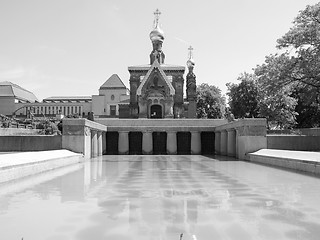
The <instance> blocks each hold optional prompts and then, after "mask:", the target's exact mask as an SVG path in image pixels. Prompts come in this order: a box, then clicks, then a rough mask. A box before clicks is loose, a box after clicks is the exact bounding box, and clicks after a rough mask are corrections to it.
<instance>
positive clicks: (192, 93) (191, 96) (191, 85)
mask: <svg viewBox="0 0 320 240" xmlns="http://www.w3.org/2000/svg"><path fill="white" fill-rule="evenodd" d="M188 50H189V59H188V61H187V66H188V69H189V72H188V74H187V89H186V90H187V99H188V101H189V102H190V101H195V99H196V97H197V94H196V93H197V91H196V90H197V85H196V84H197V83H196V75H195V74H194V72H193V68H194V65H195V63H194V60H193V52H192V51H193V47H192V46H190V47H189V48H188ZM192 114H193V115H194V114H195V113H192ZM193 115H192V116H193ZM190 116H191V115H190ZM192 118H193V117H192Z"/></svg>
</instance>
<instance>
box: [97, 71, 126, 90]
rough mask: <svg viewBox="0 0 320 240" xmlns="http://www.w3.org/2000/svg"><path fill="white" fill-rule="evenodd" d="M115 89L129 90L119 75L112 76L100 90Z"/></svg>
mask: <svg viewBox="0 0 320 240" xmlns="http://www.w3.org/2000/svg"><path fill="white" fill-rule="evenodd" d="M115 88H124V89H127V87H126V85H124V83H123V82H122V81H121V79H120V77H119V76H118V74H112V76H111V77H109V78H108V80H107V81H105V83H104V84H102V85H101V87H100V89H115Z"/></svg>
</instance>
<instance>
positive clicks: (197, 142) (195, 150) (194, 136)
mask: <svg viewBox="0 0 320 240" xmlns="http://www.w3.org/2000/svg"><path fill="white" fill-rule="evenodd" d="M191 154H193V155H197V154H201V133H200V132H198V131H195V132H191Z"/></svg>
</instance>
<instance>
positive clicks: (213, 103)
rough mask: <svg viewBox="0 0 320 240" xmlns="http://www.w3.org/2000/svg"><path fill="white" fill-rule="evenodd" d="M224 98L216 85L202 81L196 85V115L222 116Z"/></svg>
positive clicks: (205, 116)
mask: <svg viewBox="0 0 320 240" xmlns="http://www.w3.org/2000/svg"><path fill="white" fill-rule="evenodd" d="M225 106H226V100H225V97H224V96H222V95H221V90H220V89H219V88H217V87H216V86H211V85H208V84H207V83H202V84H201V85H198V86H197V117H198V118H223V116H224V113H225Z"/></svg>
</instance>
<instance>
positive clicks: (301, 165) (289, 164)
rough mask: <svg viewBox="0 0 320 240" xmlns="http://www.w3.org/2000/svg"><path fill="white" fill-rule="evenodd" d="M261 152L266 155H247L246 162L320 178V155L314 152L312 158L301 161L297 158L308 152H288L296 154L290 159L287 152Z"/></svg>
mask: <svg viewBox="0 0 320 240" xmlns="http://www.w3.org/2000/svg"><path fill="white" fill-rule="evenodd" d="M262 151H265V152H266V153H265V154H264V153H261V152H260V151H257V152H254V153H249V154H248V160H249V161H250V162H255V163H261V164H264V165H270V166H275V167H280V168H284V169H289V170H295V171H299V172H304V173H309V174H314V175H318V176H320V153H316V152H315V153H314V156H313V157H309V158H308V159H303V157H301V158H299V157H297V156H299V155H300V156H303V155H304V154H306V153H310V152H301V151H290V153H292V154H296V157H292V156H290V155H291V154H290V155H287V154H286V153H287V152H288V151H281V150H277V151H275V150H269V149H263V150H262ZM267 151H272V153H273V154H272V155H269V154H268V152H267ZM277 154H278V156H277ZM313 158H314V159H313Z"/></svg>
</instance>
